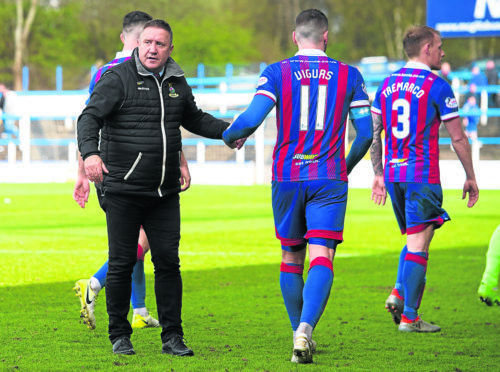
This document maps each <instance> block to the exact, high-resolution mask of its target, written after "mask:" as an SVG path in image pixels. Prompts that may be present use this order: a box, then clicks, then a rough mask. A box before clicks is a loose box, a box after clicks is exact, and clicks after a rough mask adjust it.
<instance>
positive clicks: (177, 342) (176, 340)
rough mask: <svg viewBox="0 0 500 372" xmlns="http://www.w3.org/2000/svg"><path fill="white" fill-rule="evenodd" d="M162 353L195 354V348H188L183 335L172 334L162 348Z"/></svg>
mask: <svg viewBox="0 0 500 372" xmlns="http://www.w3.org/2000/svg"><path fill="white" fill-rule="evenodd" d="M161 353H162V354H172V355H177V356H192V355H194V352H193V350H191V349H190V348H188V347H187V346H186V344H185V343H184V339H183V338H182V336H181V335H174V336H172V337H171V338H170V339H169V340H168V341H167V342H165V343H164V344H163V347H162V348H161Z"/></svg>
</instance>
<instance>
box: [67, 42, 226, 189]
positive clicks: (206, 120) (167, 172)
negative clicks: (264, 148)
mask: <svg viewBox="0 0 500 372" xmlns="http://www.w3.org/2000/svg"><path fill="white" fill-rule="evenodd" d="M181 125H182V126H183V127H184V128H185V129H187V130H188V131H190V132H192V133H195V134H198V135H200V136H203V137H207V138H212V139H222V132H224V130H226V128H227V127H228V126H229V123H226V122H224V121H222V120H219V119H216V118H214V117H213V116H212V115H210V114H207V113H205V112H203V111H201V110H200V109H199V108H198V107H197V106H196V103H195V100H194V96H193V93H192V91H191V88H190V87H189V85H188V84H187V81H186V78H185V77H184V72H183V71H182V69H181V68H180V66H179V65H178V64H177V63H175V61H174V60H173V59H172V58H169V59H168V60H167V63H166V68H165V71H164V74H163V76H162V78H161V81H159V80H158V79H157V78H155V77H154V76H153V75H152V74H151V73H150V72H149V71H147V70H146V69H145V68H144V66H143V65H142V64H141V62H140V60H139V57H138V55H137V48H136V49H135V50H134V52H133V53H132V57H131V58H130V59H129V60H127V61H125V62H122V63H121V64H119V65H117V66H115V67H113V68H111V69H109V70H108V71H106V73H105V74H104V75H103V76H102V77H101V78H100V79H99V81H98V82H97V84H96V86H95V88H94V91H93V92H92V95H91V96H90V99H89V102H88V104H87V106H86V107H85V109H84V110H83V111H82V113H81V115H80V116H79V118H78V124H77V139H78V148H79V150H80V153H81V155H82V157H83V159H84V160H85V159H86V158H88V157H89V156H91V155H99V156H100V157H101V159H102V161H103V162H104V164H105V166H106V168H107V169H108V171H109V173H108V174H106V173H104V180H103V183H102V185H101V187H102V190H103V192H104V193H115V194H136V195H145V196H160V197H161V196H164V195H168V194H171V193H174V192H179V191H180V182H179V179H180V169H179V166H180V152H181V150H182V141H181V140H182V138H181V131H180V126H181ZM99 142H100V143H99Z"/></svg>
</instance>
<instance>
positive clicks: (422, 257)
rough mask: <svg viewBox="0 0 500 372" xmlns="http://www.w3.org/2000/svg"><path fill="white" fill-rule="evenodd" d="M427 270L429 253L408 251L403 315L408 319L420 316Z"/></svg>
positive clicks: (404, 278)
mask: <svg viewBox="0 0 500 372" xmlns="http://www.w3.org/2000/svg"><path fill="white" fill-rule="evenodd" d="M426 271H427V253H425V252H407V253H406V258H405V264H404V270H403V284H404V289H405V307H404V311H403V315H404V316H405V317H406V319H408V320H415V319H416V318H417V317H418V308H419V307H420V301H421V299H422V294H423V291H424V287H425V272H426Z"/></svg>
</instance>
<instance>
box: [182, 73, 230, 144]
mask: <svg viewBox="0 0 500 372" xmlns="http://www.w3.org/2000/svg"><path fill="white" fill-rule="evenodd" d="M184 83H185V84H186V85H187V82H186V81H185V79H184ZM188 88H189V92H188V98H187V101H186V106H187V107H186V108H185V110H184V113H185V115H184V117H183V118H182V126H183V127H184V128H186V129H187V130H188V131H190V132H191V133H194V134H197V135H199V136H202V137H206V138H212V139H222V133H223V132H224V131H225V130H226V129H227V128H228V127H229V125H230V124H229V123H227V122H225V121H223V120H220V119H216V118H215V117H213V116H212V115H210V114H208V113H206V112H203V111H202V110H201V109H199V108H198V106H196V102H195V100H194V96H193V92H192V90H191V88H190V87H189V86H188Z"/></svg>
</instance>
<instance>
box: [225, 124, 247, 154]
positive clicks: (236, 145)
mask: <svg viewBox="0 0 500 372" xmlns="http://www.w3.org/2000/svg"><path fill="white" fill-rule="evenodd" d="M231 125H232V124H231ZM231 125H229V127H227V129H226V130H225V131H224V133H222V140H223V141H224V143H225V144H226V146H227V147H229V148H230V149H236V150H239V149H241V148H242V147H243V145H244V144H245V142H246V140H247V138H248V137H244V138H239V139H233V140H232V141H231V140H230V139H229V138H228V137H233V138H234V137H235V133H231V134H229V132H231V131H230V128H231ZM236 135H237V134H236Z"/></svg>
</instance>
